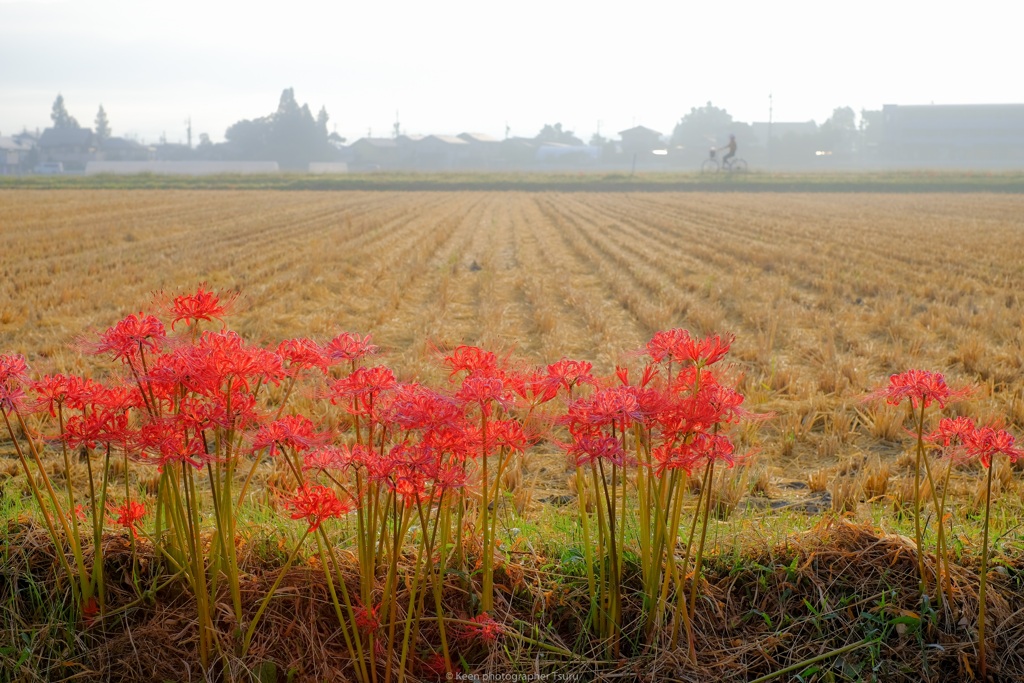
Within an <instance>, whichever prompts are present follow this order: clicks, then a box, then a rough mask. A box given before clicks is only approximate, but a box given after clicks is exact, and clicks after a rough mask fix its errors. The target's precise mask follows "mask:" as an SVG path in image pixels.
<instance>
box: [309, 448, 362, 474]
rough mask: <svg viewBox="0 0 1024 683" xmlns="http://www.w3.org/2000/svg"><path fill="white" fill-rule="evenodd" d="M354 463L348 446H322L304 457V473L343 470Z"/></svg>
mask: <svg viewBox="0 0 1024 683" xmlns="http://www.w3.org/2000/svg"><path fill="white" fill-rule="evenodd" d="M352 463H353V457H352V450H351V449H350V448H349V447H348V446H344V445H342V446H321V447H319V448H316V449H313V450H311V451H308V452H307V453H305V454H303V456H302V471H303V472H308V471H309V470H317V471H323V470H343V469H345V468H347V467H348V466H349V465H351V464H352Z"/></svg>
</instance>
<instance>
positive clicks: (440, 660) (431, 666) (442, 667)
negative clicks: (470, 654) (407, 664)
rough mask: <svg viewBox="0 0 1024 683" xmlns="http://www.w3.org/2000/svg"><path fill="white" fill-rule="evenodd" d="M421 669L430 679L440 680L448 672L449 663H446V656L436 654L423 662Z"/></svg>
mask: <svg viewBox="0 0 1024 683" xmlns="http://www.w3.org/2000/svg"><path fill="white" fill-rule="evenodd" d="M421 668H422V670H423V673H425V674H426V675H427V676H428V677H437V678H440V677H441V676H444V675H445V672H446V671H447V670H448V663H447V662H445V661H444V655H442V654H441V653H440V652H435V653H433V654H432V655H430V656H429V657H427V658H426V659H424V660H423V661H422V662H421Z"/></svg>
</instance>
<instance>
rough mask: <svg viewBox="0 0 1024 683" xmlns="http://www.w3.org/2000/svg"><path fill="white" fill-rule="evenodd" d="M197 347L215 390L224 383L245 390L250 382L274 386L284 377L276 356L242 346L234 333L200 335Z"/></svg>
mask: <svg viewBox="0 0 1024 683" xmlns="http://www.w3.org/2000/svg"><path fill="white" fill-rule="evenodd" d="M197 346H198V349H197V353H198V354H199V357H200V358H202V359H203V362H204V363H205V364H206V365H207V366H208V371H209V372H211V373H213V376H214V377H215V378H216V379H215V380H214V381H215V386H216V387H218V388H220V387H222V386H223V385H224V384H225V383H228V384H229V385H230V386H231V388H240V389H245V390H246V391H248V390H249V385H250V383H253V382H260V383H266V382H273V383H275V384H277V383H278V382H280V380H281V378H282V377H284V369H283V367H282V364H281V357H280V356H279V355H277V354H276V353H273V352H272V351H267V350H266V349H261V348H258V347H251V346H248V345H246V344H245V342H244V341H243V340H242V338H241V337H240V336H239V335H238V334H237V333H236V332H232V331H230V330H228V331H225V332H204V333H203V334H202V336H201V337H200V338H199V342H198V344H197Z"/></svg>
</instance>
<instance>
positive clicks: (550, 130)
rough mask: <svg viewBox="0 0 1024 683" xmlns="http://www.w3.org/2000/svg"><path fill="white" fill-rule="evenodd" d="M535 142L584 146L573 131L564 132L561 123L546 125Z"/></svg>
mask: <svg viewBox="0 0 1024 683" xmlns="http://www.w3.org/2000/svg"><path fill="white" fill-rule="evenodd" d="M534 140H536V141H537V142H559V143H562V144H564V145H582V144H583V141H582V140H580V139H579V138H578V137H576V136H575V135H573V133H572V131H571V130H563V129H562V124H561V123H556V124H555V125H553V126H552V125H551V124H550V123H546V124H544V127H543V128H541V130H540V132H539V133H537V137H535V138H534Z"/></svg>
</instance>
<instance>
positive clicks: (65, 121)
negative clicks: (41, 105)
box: [50, 93, 79, 128]
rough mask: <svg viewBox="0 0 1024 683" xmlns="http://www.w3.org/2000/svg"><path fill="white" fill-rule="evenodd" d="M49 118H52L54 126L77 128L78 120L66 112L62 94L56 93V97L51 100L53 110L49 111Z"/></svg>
mask: <svg viewBox="0 0 1024 683" xmlns="http://www.w3.org/2000/svg"><path fill="white" fill-rule="evenodd" d="M50 118H51V119H52V120H53V127H54V128H78V127H79V125H78V121H77V120H76V119H75V117H74V116H72V115H71V114H69V113H68V110H67V107H65V106H64V96H63V95H61V94H59V93H58V94H57V99H55V100H54V101H53V110H52V111H51V112H50Z"/></svg>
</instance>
